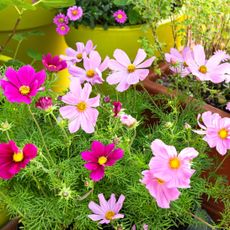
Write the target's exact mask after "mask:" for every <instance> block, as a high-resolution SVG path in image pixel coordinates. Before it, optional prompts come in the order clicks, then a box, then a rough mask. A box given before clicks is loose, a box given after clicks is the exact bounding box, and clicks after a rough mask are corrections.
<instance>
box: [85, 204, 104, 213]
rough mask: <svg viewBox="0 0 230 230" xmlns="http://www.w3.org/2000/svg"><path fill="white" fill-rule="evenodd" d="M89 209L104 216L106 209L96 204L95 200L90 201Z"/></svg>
mask: <svg viewBox="0 0 230 230" xmlns="http://www.w3.org/2000/svg"><path fill="white" fill-rule="evenodd" d="M88 207H89V209H90V210H91V211H92V212H93V213H95V214H98V215H103V216H104V214H105V213H104V211H103V209H102V208H101V207H100V206H99V205H98V204H96V203H95V202H93V201H90V202H89V205H88Z"/></svg>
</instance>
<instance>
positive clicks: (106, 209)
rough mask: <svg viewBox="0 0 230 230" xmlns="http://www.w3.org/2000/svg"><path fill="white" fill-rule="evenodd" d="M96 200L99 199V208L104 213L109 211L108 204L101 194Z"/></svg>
mask: <svg viewBox="0 0 230 230" xmlns="http://www.w3.org/2000/svg"><path fill="white" fill-rule="evenodd" d="M98 199H99V203H100V206H101V208H102V209H103V210H104V211H105V212H106V211H108V210H110V208H109V204H108V202H107V201H106V200H105V197H104V195H103V194H102V193H100V194H98Z"/></svg>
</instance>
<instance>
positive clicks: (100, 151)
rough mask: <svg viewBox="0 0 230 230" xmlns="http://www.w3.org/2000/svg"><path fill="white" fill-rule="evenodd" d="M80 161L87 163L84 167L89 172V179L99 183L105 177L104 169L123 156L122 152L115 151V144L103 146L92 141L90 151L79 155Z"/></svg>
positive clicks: (120, 150) (118, 149)
mask: <svg viewBox="0 0 230 230" xmlns="http://www.w3.org/2000/svg"><path fill="white" fill-rule="evenodd" d="M81 156H82V159H83V160H85V161H87V162H88V163H86V164H85V165H84V166H85V168H86V169H88V170H90V171H91V173H90V178H91V179H92V180H93V181H99V180H101V179H102V178H103V177H104V176H105V167H107V166H113V165H114V164H115V163H116V161H118V160H120V159H121V158H122V157H123V156H124V151H123V150H122V149H120V148H117V149H115V144H113V143H112V144H108V145H103V144H102V143H101V142H99V141H93V143H92V146H91V150H90V151H84V152H82V153H81Z"/></svg>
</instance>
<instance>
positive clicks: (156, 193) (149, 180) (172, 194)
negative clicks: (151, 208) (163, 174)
mask: <svg viewBox="0 0 230 230" xmlns="http://www.w3.org/2000/svg"><path fill="white" fill-rule="evenodd" d="M142 175H143V176H144V177H143V179H142V180H141V183H143V184H144V185H145V186H146V188H147V189H148V191H149V193H150V195H151V196H152V197H154V198H155V199H156V202H157V205H158V206H159V207H160V208H170V202H171V201H174V200H177V199H178V198H179V196H180V192H179V190H178V189H177V188H176V187H174V188H169V187H168V183H167V182H165V181H164V180H162V179H160V178H158V177H156V176H155V175H154V172H153V171H152V170H145V171H143V172H142Z"/></svg>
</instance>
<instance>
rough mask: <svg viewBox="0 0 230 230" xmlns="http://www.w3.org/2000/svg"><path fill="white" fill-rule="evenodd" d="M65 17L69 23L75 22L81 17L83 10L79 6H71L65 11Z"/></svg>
mask: <svg viewBox="0 0 230 230" xmlns="http://www.w3.org/2000/svg"><path fill="white" fill-rule="evenodd" d="M67 16H68V18H69V19H70V20H71V21H77V20H79V19H80V18H81V17H82V16H83V9H82V8H81V7H80V6H71V7H69V8H68V10H67Z"/></svg>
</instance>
